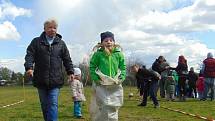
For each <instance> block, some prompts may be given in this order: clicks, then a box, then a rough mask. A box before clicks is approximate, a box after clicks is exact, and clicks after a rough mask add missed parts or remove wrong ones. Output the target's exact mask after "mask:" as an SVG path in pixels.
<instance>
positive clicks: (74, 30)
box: [0, 0, 215, 72]
mask: <svg viewBox="0 0 215 121" xmlns="http://www.w3.org/2000/svg"><path fill="white" fill-rule="evenodd" d="M48 18H55V19H57V21H58V23H59V28H58V33H60V34H61V35H62V36H63V39H64V41H65V42H66V43H67V46H68V48H69V50H70V55H71V57H72V60H73V62H74V63H75V64H77V63H80V62H82V61H83V59H84V58H87V55H88V54H89V53H90V52H91V50H92V48H93V46H94V45H95V44H96V43H98V42H99V41H100V36H99V35H100V33H101V32H104V31H112V32H113V33H114V34H115V39H116V43H118V44H120V45H121V46H122V48H123V51H124V53H125V55H126V59H127V62H136V61H138V62H140V63H144V64H146V65H147V67H150V65H151V64H152V63H153V61H154V60H155V59H156V58H157V57H158V56H159V55H164V56H165V57H166V60H167V61H168V62H169V63H170V65H171V66H175V65H176V63H177V58H178V56H179V55H184V56H185V57H186V58H187V60H188V65H189V67H191V66H194V67H195V68H196V69H197V68H198V65H199V64H200V63H201V61H202V60H203V59H204V58H205V57H206V54H207V53H208V52H212V53H213V54H215V53H214V52H215V49H214V48H215V44H214V43H213V39H214V38H215V0H135V1H134V0H106V1H102V0H30V1H28V0H0V49H1V51H0V67H2V66H3V67H8V68H10V69H11V70H14V71H15V72H24V67H23V63H24V56H25V54H26V48H27V46H28V45H29V43H30V41H31V40H32V39H33V38H34V37H36V36H39V35H40V34H41V33H42V31H43V22H44V21H45V20H47V19H48Z"/></svg>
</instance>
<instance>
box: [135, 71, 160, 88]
mask: <svg viewBox="0 0 215 121" xmlns="http://www.w3.org/2000/svg"><path fill="white" fill-rule="evenodd" d="M136 79H137V87H139V86H140V84H141V83H147V82H149V81H158V80H159V77H158V75H156V73H154V72H153V71H152V70H148V69H145V68H141V69H139V70H138V72H137V74H136Z"/></svg>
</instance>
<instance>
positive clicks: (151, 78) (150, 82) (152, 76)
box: [132, 64, 161, 108]
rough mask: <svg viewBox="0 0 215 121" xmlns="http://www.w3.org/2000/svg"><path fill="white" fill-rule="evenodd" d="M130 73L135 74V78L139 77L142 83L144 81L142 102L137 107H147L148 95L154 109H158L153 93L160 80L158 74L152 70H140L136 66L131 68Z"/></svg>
mask: <svg viewBox="0 0 215 121" xmlns="http://www.w3.org/2000/svg"><path fill="white" fill-rule="evenodd" d="M132 71H133V72H134V73H135V74H136V77H141V79H143V80H142V81H144V87H143V100H142V103H140V104H139V105H138V106H143V107H145V106H146V105H147V97H148V95H150V97H151V99H152V101H153V103H154V108H158V107H159V103H158V100H157V97H156V95H155V91H156V89H157V86H158V80H159V79H160V78H161V76H160V74H159V73H157V72H156V71H154V70H152V69H151V70H149V69H146V68H140V66H139V65H137V64H135V65H133V66H132Z"/></svg>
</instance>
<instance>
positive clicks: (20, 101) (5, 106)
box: [0, 100, 24, 108]
mask: <svg viewBox="0 0 215 121" xmlns="http://www.w3.org/2000/svg"><path fill="white" fill-rule="evenodd" d="M23 102H24V100H21V101H18V102H15V103H12V104H8V105H4V106H2V107H0V108H6V107H9V106H13V105H16V104H19V103H23Z"/></svg>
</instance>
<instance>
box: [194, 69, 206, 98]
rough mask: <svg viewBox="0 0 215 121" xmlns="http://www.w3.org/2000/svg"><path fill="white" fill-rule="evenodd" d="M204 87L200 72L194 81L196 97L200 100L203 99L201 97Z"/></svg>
mask: <svg viewBox="0 0 215 121" xmlns="http://www.w3.org/2000/svg"><path fill="white" fill-rule="evenodd" d="M204 87H205V85H204V77H203V75H202V74H201V72H200V73H199V78H198V80H197V81H196V89H197V93H198V98H199V100H200V101H201V100H204V99H203V94H204Z"/></svg>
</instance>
